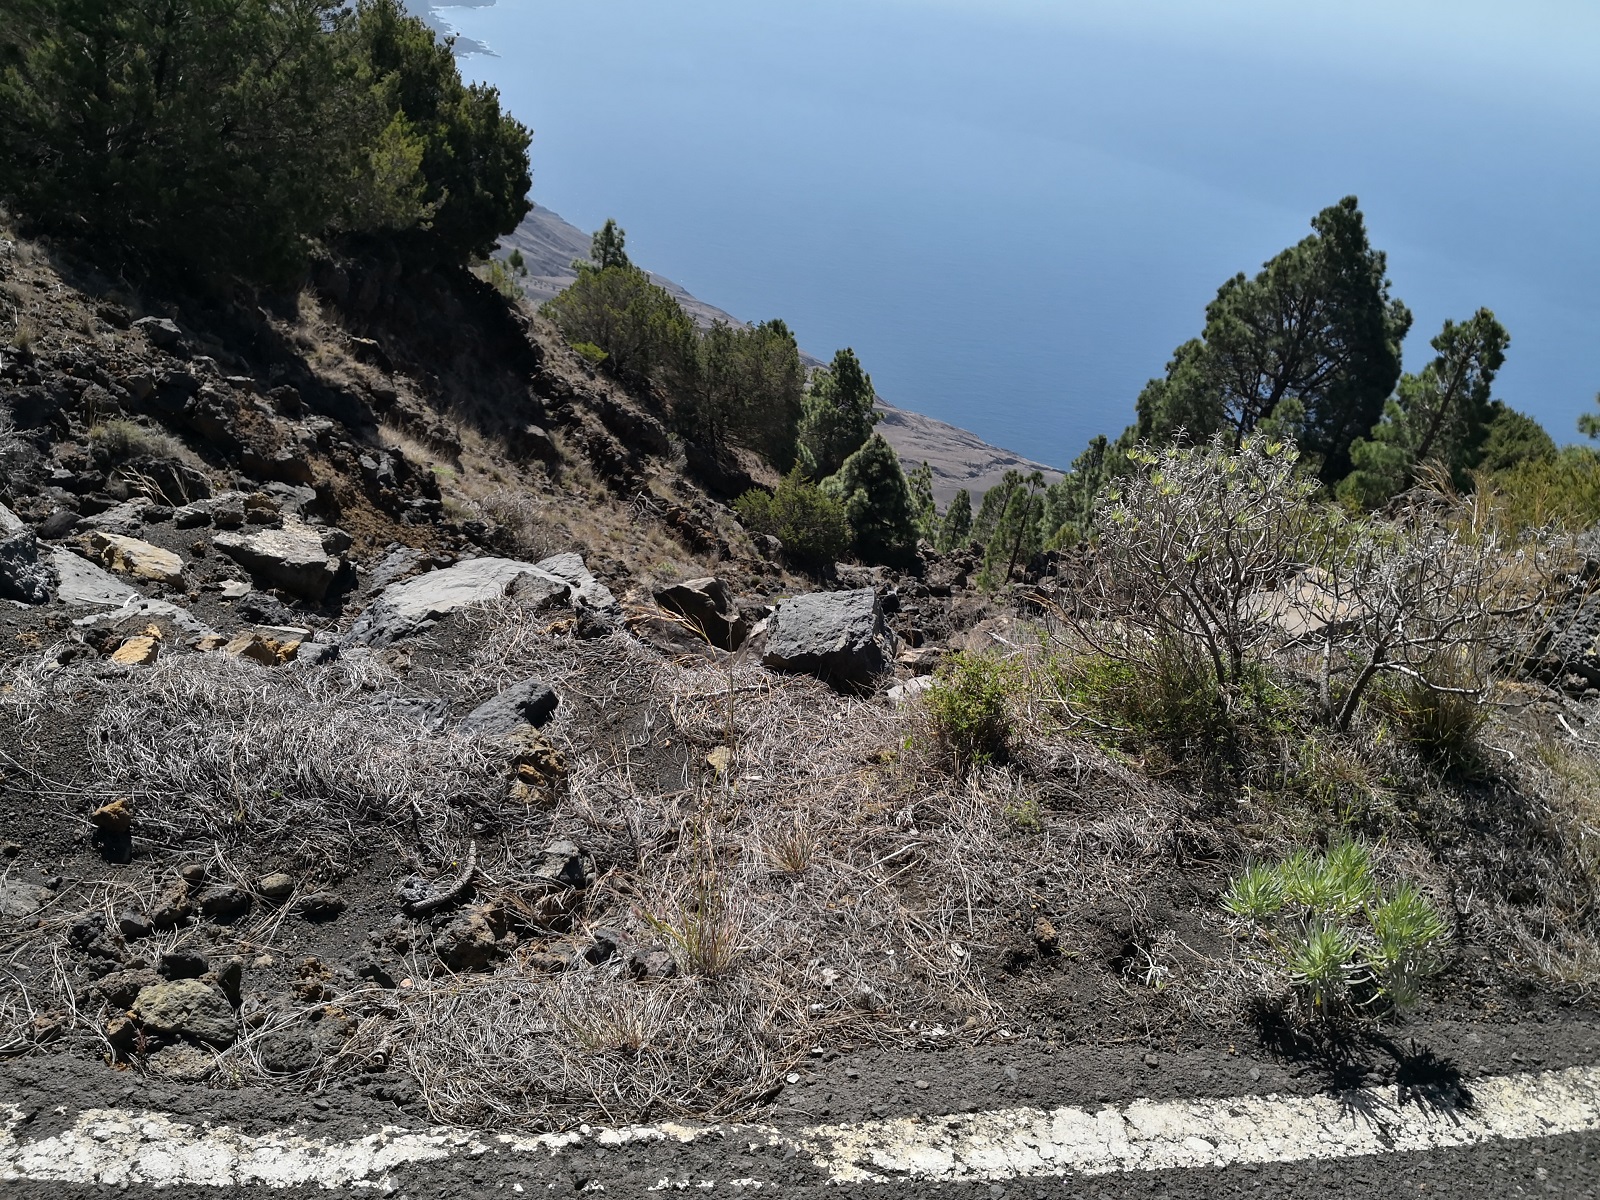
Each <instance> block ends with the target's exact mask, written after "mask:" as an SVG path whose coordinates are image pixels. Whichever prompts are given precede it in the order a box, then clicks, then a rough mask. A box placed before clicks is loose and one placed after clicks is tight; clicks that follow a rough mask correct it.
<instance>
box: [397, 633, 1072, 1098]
mask: <svg viewBox="0 0 1600 1200" xmlns="http://www.w3.org/2000/svg"><path fill="white" fill-rule="evenodd" d="M475 619H476V620H477V621H478V622H479V623H480V625H479V629H478V630H477V631H476V634H475V637H474V639H473V640H474V641H475V642H477V644H478V645H479V647H480V648H479V650H478V652H477V657H476V659H475V660H474V661H473V663H472V664H471V666H470V669H469V670H467V671H465V672H462V674H464V675H468V676H471V677H473V678H475V679H478V680H480V681H481V686H482V688H483V689H484V690H486V691H487V690H490V689H492V688H496V687H499V686H501V685H502V684H503V683H505V682H509V680H510V679H512V678H516V677H520V676H521V675H523V674H525V673H526V664H527V663H528V662H537V663H539V664H540V674H541V676H542V677H543V678H545V679H547V680H548V681H549V682H551V683H552V684H553V685H554V686H555V687H556V689H557V691H558V692H559V693H560V694H561V695H562V696H563V704H562V708H561V710H559V711H560V715H559V716H558V718H557V720H556V722H555V723H554V724H553V725H552V726H551V727H550V729H549V730H547V732H550V733H552V734H553V735H554V736H555V737H556V738H557V740H558V741H561V742H562V743H563V744H564V746H565V747H566V749H567V750H568V753H569V755H570V758H571V762H572V769H571V774H570V777H569V779H568V783H567V789H566V792H565V794H564V795H563V796H561V797H560V798H559V800H558V801H557V803H556V807H555V808H554V810H553V811H552V812H550V813H549V814H548V816H547V817H545V818H543V819H542V821H541V826H542V827H543V828H545V829H547V830H548V833H549V835H551V836H563V837H571V838H573V839H574V840H576V841H578V842H580V843H582V844H583V845H585V846H586V847H587V848H588V849H589V851H590V852H591V853H592V854H593V855H594V856H595V858H596V860H597V862H598V863H599V865H600V869H601V872H602V876H601V879H600V880H599V882H598V883H597V884H596V885H595V887H593V888H591V889H590V893H589V895H588V896H587V898H586V904H585V911H584V913H583V914H582V920H583V921H584V922H586V923H587V926H588V927H590V928H601V927H603V928H605V929H607V930H610V931H614V932H615V933H618V934H620V935H621V937H620V940H621V942H622V943H624V944H627V945H633V946H640V947H650V946H657V947H660V948H662V949H665V950H666V951H668V952H669V953H670V954H671V955H672V957H673V959H674V960H675V961H676V962H677V965H678V969H679V974H678V977H677V978H676V979H671V980H665V981H659V980H650V981H645V982H634V981H632V980H631V979H630V978H629V977H628V974H627V971H626V969H625V965H624V964H623V963H622V962H620V961H613V962H609V963H605V964H602V965H601V966H598V967H581V968H579V969H577V970H576V971H573V972H569V973H567V974H565V975H562V976H559V977H556V978H555V979H552V978H551V977H549V976H546V975H543V974H541V973H540V968H539V967H537V966H529V965H526V964H525V963H524V962H523V960H520V959H519V960H517V961H514V962H511V963H509V964H507V965H505V966H503V967H502V968H501V969H500V970H499V971H497V972H496V973H495V974H493V975H491V976H488V977H485V978H478V979H473V980H471V981H470V982H469V981H466V980H461V979H455V978H451V977H442V978H436V979H434V980H433V981H431V982H429V983H426V984H420V985H419V987H418V989H416V991H415V994H414V995H412V996H410V997H408V998H407V1000H406V1003H405V1008H406V1010H407V1011H406V1014H405V1016H404V1017H403V1018H402V1021H401V1024H400V1026H399V1027H397V1030H396V1035H397V1037H398V1039H399V1040H398V1041H397V1042H396V1043H395V1049H396V1052H397V1053H401V1054H403V1055H404V1056H405V1058H406V1060H407V1061H408V1062H409V1063H410V1066H411V1069H412V1070H413V1071H414V1072H415V1073H416V1075H417V1076H418V1078H419V1079H420V1080H422V1081H423V1083H424V1086H425V1088H426V1090H427V1094H428V1096H429V1098H430V1101H431V1102H432V1103H433V1104H434V1105H435V1112H436V1114H437V1115H439V1116H441V1117H446V1118H449V1119H452V1120H462V1119H475V1118H477V1117H480V1116H481V1115H482V1114H484V1113H493V1114H494V1115H495V1116H496V1118H497V1119H500V1120H507V1121H519V1120H531V1119H534V1118H535V1117H536V1116H537V1114H538V1113H539V1112H541V1111H542V1110H543V1109H544V1108H545V1107H546V1106H548V1105H551V1104H557V1103H573V1102H578V1103H581V1104H584V1105H591V1106H593V1107H595V1108H596V1109H598V1110H599V1111H601V1112H603V1113H605V1114H606V1115H607V1116H609V1117H612V1118H621V1117H626V1116H638V1115H641V1114H643V1113H645V1112H655V1113H665V1112H672V1113H700V1112H713V1111H714V1112H722V1113H726V1112H734V1111H743V1110H744V1109H745V1108H747V1107H748V1106H749V1105H750V1104H751V1103H752V1102H753V1100H754V1099H755V1097H756V1096H758V1095H760V1094H761V1093H762V1092H764V1091H765V1090H767V1088H769V1087H770V1086H771V1085H772V1083H773V1082H774V1081H775V1080H776V1077H777V1075H778V1074H779V1073H781V1072H782V1071H783V1070H785V1069H786V1068H787V1065H788V1064H789V1063H790V1062H792V1061H793V1060H794V1059H795V1058H796V1057H798V1056H799V1055H800V1054H802V1053H803V1052H804V1051H805V1050H807V1049H808V1048H809V1047H810V1046H812V1045H815V1044H817V1043H819V1042H820V1041H823V1040H825V1039H845V1040H860V1039H866V1040H908V1039H909V1040H915V1039H919V1038H928V1037H932V1038H942V1037H948V1036H951V1032H952V1030H953V1029H955V1028H958V1027H960V1026H962V1025H963V1023H965V1022H967V1020H968V1018H974V1019H975V1020H974V1021H973V1022H972V1024H975V1025H977V1026H979V1027H982V1028H992V1027H993V1026H994V1025H996V1024H997V1023H999V1014H998V1013H997V1011H996V1010H995V1009H994V1006H993V1004H992V1002H991V1000H990V998H989V994H988V988H987V987H986V985H985V981H984V979H983V978H982V973H981V970H980V968H979V967H978V965H977V964H978V962H979V961H980V960H982V959H983V958H984V957H985V955H986V954H987V953H988V952H990V951H992V950H994V949H995V948H997V947H998V946H999V945H1000V943H1001V942H1002V941H1003V940H1004V938H1005V936H1006V930H1005V926H1006V924H1007V922H1008V921H1009V920H1010V919H1011V914H1012V913H1014V912H1015V911H1016V909H1017V908H1018V907H1019V906H1020V905H1022V903H1023V901H1024V893H1023V884H1022V882H1021V881H1022V879H1023V877H1024V876H1025V875H1027V874H1029V873H1030V872H1034V871H1042V870H1046V869H1050V867H1051V864H1052V863H1053V862H1055V861H1056V860H1057V858H1058V851H1057V848H1056V847H1055V846H1054V845H1053V844H1052V843H1051V842H1050V841H1049V839H1043V840H1040V841H1038V843H1037V845H1036V846H1035V847H1034V848H1032V849H1031V850H1028V851H1025V852H1020V853H1019V847H1018V846H1017V845H1015V844H1014V838H1013V829H1012V826H1011V823H1010V821H1009V819H1008V818H1007V816H1006V807H1007V804H1008V802H1009V800H1010V799H1011V797H1010V795H1009V793H1008V791H1007V790H1006V789H1005V788H1003V787H997V786H996V785H997V783H998V782H999V777H991V778H988V779H987V780H983V781H980V780H978V779H969V780H968V781H966V782H964V783H961V784H957V783H956V782H955V781H953V780H946V781H943V782H941V780H940V777H938V776H937V775H935V776H933V777H932V778H931V779H930V778H929V776H928V773H927V772H926V771H925V770H924V769H923V765H922V764H920V763H907V762H905V761H903V759H902V757H901V755H902V748H903V742H904V738H903V729H902V718H901V717H900V716H899V715H898V714H896V713H894V712H893V711H891V710H889V709H887V708H885V707H883V706H882V705H881V704H876V703H873V702H870V701H863V700H856V699H850V698H845V697H840V696H837V695H835V694H834V693H832V692H830V691H828V690H827V689H826V688H824V687H823V686H822V685H820V684H818V683H816V682H815V681H812V680H809V679H799V678H793V679H782V678H776V677H774V676H772V675H770V674H768V673H767V672H765V671H763V670H762V669H761V668H759V667H757V666H753V665H749V664H742V663H738V662H734V663H732V664H731V665H728V664H725V665H722V666H718V665H715V664H711V663H707V662H705V661H704V660H701V659H698V658H691V659H686V660H684V661H681V662H673V661H662V660H661V659H660V658H659V657H658V656H657V655H655V654H654V653H653V652H651V651H649V650H648V649H646V648H645V647H642V646H641V645H640V644H639V643H637V642H635V641H633V640H631V639H629V638H626V637H624V636H622V635H617V636H615V637H613V638H611V639H607V640H603V641H600V642H582V641H576V640H573V639H570V638H568V637H565V636H563V635H560V634H551V633H549V632H547V626H548V623H549V618H548V614H545V615H541V614H537V613H533V612H529V611H526V610H522V609H519V608H518V607H517V606H515V605H512V604H501V605H495V606H491V607H489V608H486V609H484V610H481V611H480V612H478V613H477V614H476V616H475ZM730 704H731V711H732V721H731V724H732V729H733V738H732V757H731V761H730V763H729V767H728V770H727V772H726V773H725V774H723V773H720V772H718V771H716V770H714V769H712V768H711V767H710V766H708V765H707V764H706V762H705V755H706V753H707V752H708V751H709V750H711V749H713V748H715V747H717V746H721V745H727V744H728V743H729V729H730V715H729V714H730ZM613 718H614V720H613ZM596 730H601V731H605V730H609V731H610V732H609V734H602V735H601V736H595V734H594V732H593V731H596ZM672 747H676V748H677V749H676V752H673V751H672V750H671V749H670V748H672ZM500 861H502V862H503V861H504V858H503V857H502V858H501V859H500ZM1000 861H1005V862H1008V863H1009V864H1011V865H1012V867H1011V869H1007V870H1006V871H996V870H995V869H994V866H993V864H995V863H996V862H1000ZM498 869H502V868H495V867H491V868H490V870H491V871H494V870H498ZM424 1029H426V1030H429V1031H438V1032H437V1034H433V1033H430V1036H429V1037H427V1038H422V1037H417V1036H410V1035H409V1034H408V1033H407V1032H406V1031H408V1030H409V1031H412V1032H413V1033H416V1032H420V1031H422V1030H424Z"/></svg>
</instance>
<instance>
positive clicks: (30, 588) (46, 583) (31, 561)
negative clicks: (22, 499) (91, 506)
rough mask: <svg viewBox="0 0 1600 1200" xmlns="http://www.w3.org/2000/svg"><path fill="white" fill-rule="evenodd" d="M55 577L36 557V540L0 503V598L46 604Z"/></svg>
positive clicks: (50, 597) (37, 549)
mask: <svg viewBox="0 0 1600 1200" xmlns="http://www.w3.org/2000/svg"><path fill="white" fill-rule="evenodd" d="M54 595H55V576H54V573H53V572H52V571H51V570H50V568H49V566H48V565H46V564H45V563H44V562H42V561H41V560H40V558H39V543H38V540H37V539H36V538H35V537H34V535H33V530H32V529H31V528H29V527H28V526H27V525H25V524H23V522H22V518H20V517H18V516H17V514H16V513H14V512H12V511H11V510H10V509H9V508H7V507H5V505H3V504H0V599H7V600H20V601H22V603H24V604H47V603H49V601H50V600H51V599H52V598H53V597H54Z"/></svg>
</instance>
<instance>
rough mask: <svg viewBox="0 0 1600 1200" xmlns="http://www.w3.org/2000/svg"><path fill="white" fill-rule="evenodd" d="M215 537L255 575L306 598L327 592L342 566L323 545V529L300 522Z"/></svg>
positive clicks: (227, 553) (314, 597) (221, 534)
mask: <svg viewBox="0 0 1600 1200" xmlns="http://www.w3.org/2000/svg"><path fill="white" fill-rule="evenodd" d="M212 540H213V541H214V542H215V544H216V547H217V549H218V550H221V551H222V552H223V553H224V554H226V555H227V556H228V557H229V558H231V559H233V561H234V562H236V563H238V564H239V565H240V566H241V567H243V568H244V569H245V570H247V571H249V572H250V573H251V574H252V575H255V576H257V577H258V578H261V579H264V580H266V581H267V582H268V583H270V584H272V585H273V586H274V587H280V588H282V589H283V590H284V591H286V592H292V593H293V594H294V595H296V596H299V597H301V598H303V599H306V600H313V601H315V600H321V599H322V598H323V597H324V596H325V595H327V594H328V587H329V585H331V584H332V583H333V581H334V579H335V578H336V577H337V576H338V574H339V567H340V566H341V565H342V560H341V559H340V558H339V556H338V555H337V554H331V553H329V552H328V550H327V549H326V548H325V547H324V544H323V531H322V530H319V529H313V528H312V527H311V526H309V525H305V524H302V523H301V522H299V521H285V522H284V524H283V528H281V529H260V530H257V531H255V532H252V533H219V534H217V535H216V537H215V538H213V539H212Z"/></svg>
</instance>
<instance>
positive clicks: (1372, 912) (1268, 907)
mask: <svg viewBox="0 0 1600 1200" xmlns="http://www.w3.org/2000/svg"><path fill="white" fill-rule="evenodd" d="M1222 906H1223V908H1225V909H1226V910H1227V911H1228V912H1230V913H1232V914H1233V915H1234V916H1235V917H1237V918H1239V919H1240V920H1241V921H1243V922H1244V923H1245V924H1246V925H1247V926H1249V927H1250V928H1251V930H1252V931H1253V932H1254V933H1255V934H1256V935H1258V937H1259V938H1260V940H1261V942H1262V943H1263V944H1264V945H1265V946H1266V947H1267V959H1268V961H1269V962H1270V964H1271V965H1272V966H1273V967H1274V968H1275V969H1276V970H1278V971H1279V972H1281V973H1282V975H1283V976H1284V978H1286V979H1287V980H1288V982H1289V985H1290V987H1291V988H1292V989H1293V990H1294V991H1295V992H1296V994H1298V995H1299V996H1300V997H1301V998H1302V999H1304V1000H1306V1001H1308V1002H1309V1005H1310V1008H1311V1011H1312V1012H1313V1013H1314V1014H1316V1015H1318V1016H1324V1017H1326V1016H1331V1015H1334V1014H1335V1013H1340V1012H1350V1011H1359V1009H1360V1008H1361V1007H1363V1006H1369V1005H1371V1004H1372V1003H1373V1002H1374V1001H1377V1000H1384V1001H1386V1002H1387V1003H1389V1004H1390V1005H1392V1006H1393V1007H1394V1008H1396V1009H1402V1008H1406V1007H1409V1006H1411V1005H1412V1004H1415V1003H1416V1000H1417V996H1418V993H1419V990H1420V987H1421V984H1422V982H1423V981H1424V980H1425V979H1426V978H1428V977H1429V976H1430V975H1433V974H1435V973H1437V972H1438V971H1439V969H1440V968H1441V966H1442V965H1443V964H1442V962H1441V958H1440V954H1439V949H1440V945H1441V943H1442V942H1443V941H1444V939H1445V937H1446V935H1447V934H1448V933H1449V925H1448V923H1447V922H1446V921H1445V918H1444V917H1443V915H1441V914H1440V912H1439V910H1438V909H1437V908H1435V907H1434V906H1433V904H1432V903H1431V902H1430V901H1429V900H1428V899H1427V898H1426V897H1425V896H1423V895H1422V893H1421V892H1420V891H1419V890H1418V889H1417V888H1416V886H1415V885H1414V884H1412V883H1410V882H1408V881H1402V882H1401V883H1399V884H1398V885H1396V886H1395V888H1394V889H1393V890H1392V891H1391V892H1389V893H1388V894H1387V895H1385V894H1383V893H1382V892H1381V890H1380V888H1379V885H1378V881H1377V879H1376V876H1375V874H1374V872H1373V867H1372V856H1371V853H1370V852H1369V851H1368V849H1367V847H1366V846H1364V845H1362V844H1361V843H1360V842H1356V841H1350V840H1345V841H1340V842H1336V843H1335V844H1334V845H1332V846H1330V847H1329V848H1328V849H1327V850H1326V851H1324V852H1323V853H1321V854H1314V853H1312V852H1311V851H1309V850H1298V851H1296V852H1295V853H1294V854H1292V855H1290V856H1289V857H1288V858H1286V859H1283V860H1282V861H1280V862H1278V863H1276V864H1274V865H1272V866H1268V865H1265V864H1260V863H1258V864H1255V865H1253V866H1250V867H1248V868H1246V870H1245V871H1243V872H1242V873H1241V874H1240V875H1238V876H1237V877H1236V878H1235V879H1234V880H1233V882H1232V884H1230V885H1229V888H1228V890H1227V892H1226V893H1224V895H1223V897H1222Z"/></svg>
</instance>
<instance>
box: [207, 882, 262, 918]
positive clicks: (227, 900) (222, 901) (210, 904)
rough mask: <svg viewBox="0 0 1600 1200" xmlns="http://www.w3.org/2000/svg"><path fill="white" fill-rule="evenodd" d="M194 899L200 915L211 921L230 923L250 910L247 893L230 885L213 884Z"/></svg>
mask: <svg viewBox="0 0 1600 1200" xmlns="http://www.w3.org/2000/svg"><path fill="white" fill-rule="evenodd" d="M196 899H197V903H198V904H199V906H200V913H201V915H202V916H206V917H210V918H211V919H212V920H213V921H222V922H228V921H232V920H234V919H236V918H237V917H240V916H242V915H244V914H245V913H246V912H248V911H249V909H250V896H249V893H247V892H245V891H243V890H241V889H239V888H237V887H234V886H233V885H232V884H221V883H219V884H213V885H212V886H211V887H208V888H206V889H205V890H204V891H203V892H201V893H200V895H199V896H198V897H197V898H196Z"/></svg>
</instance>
